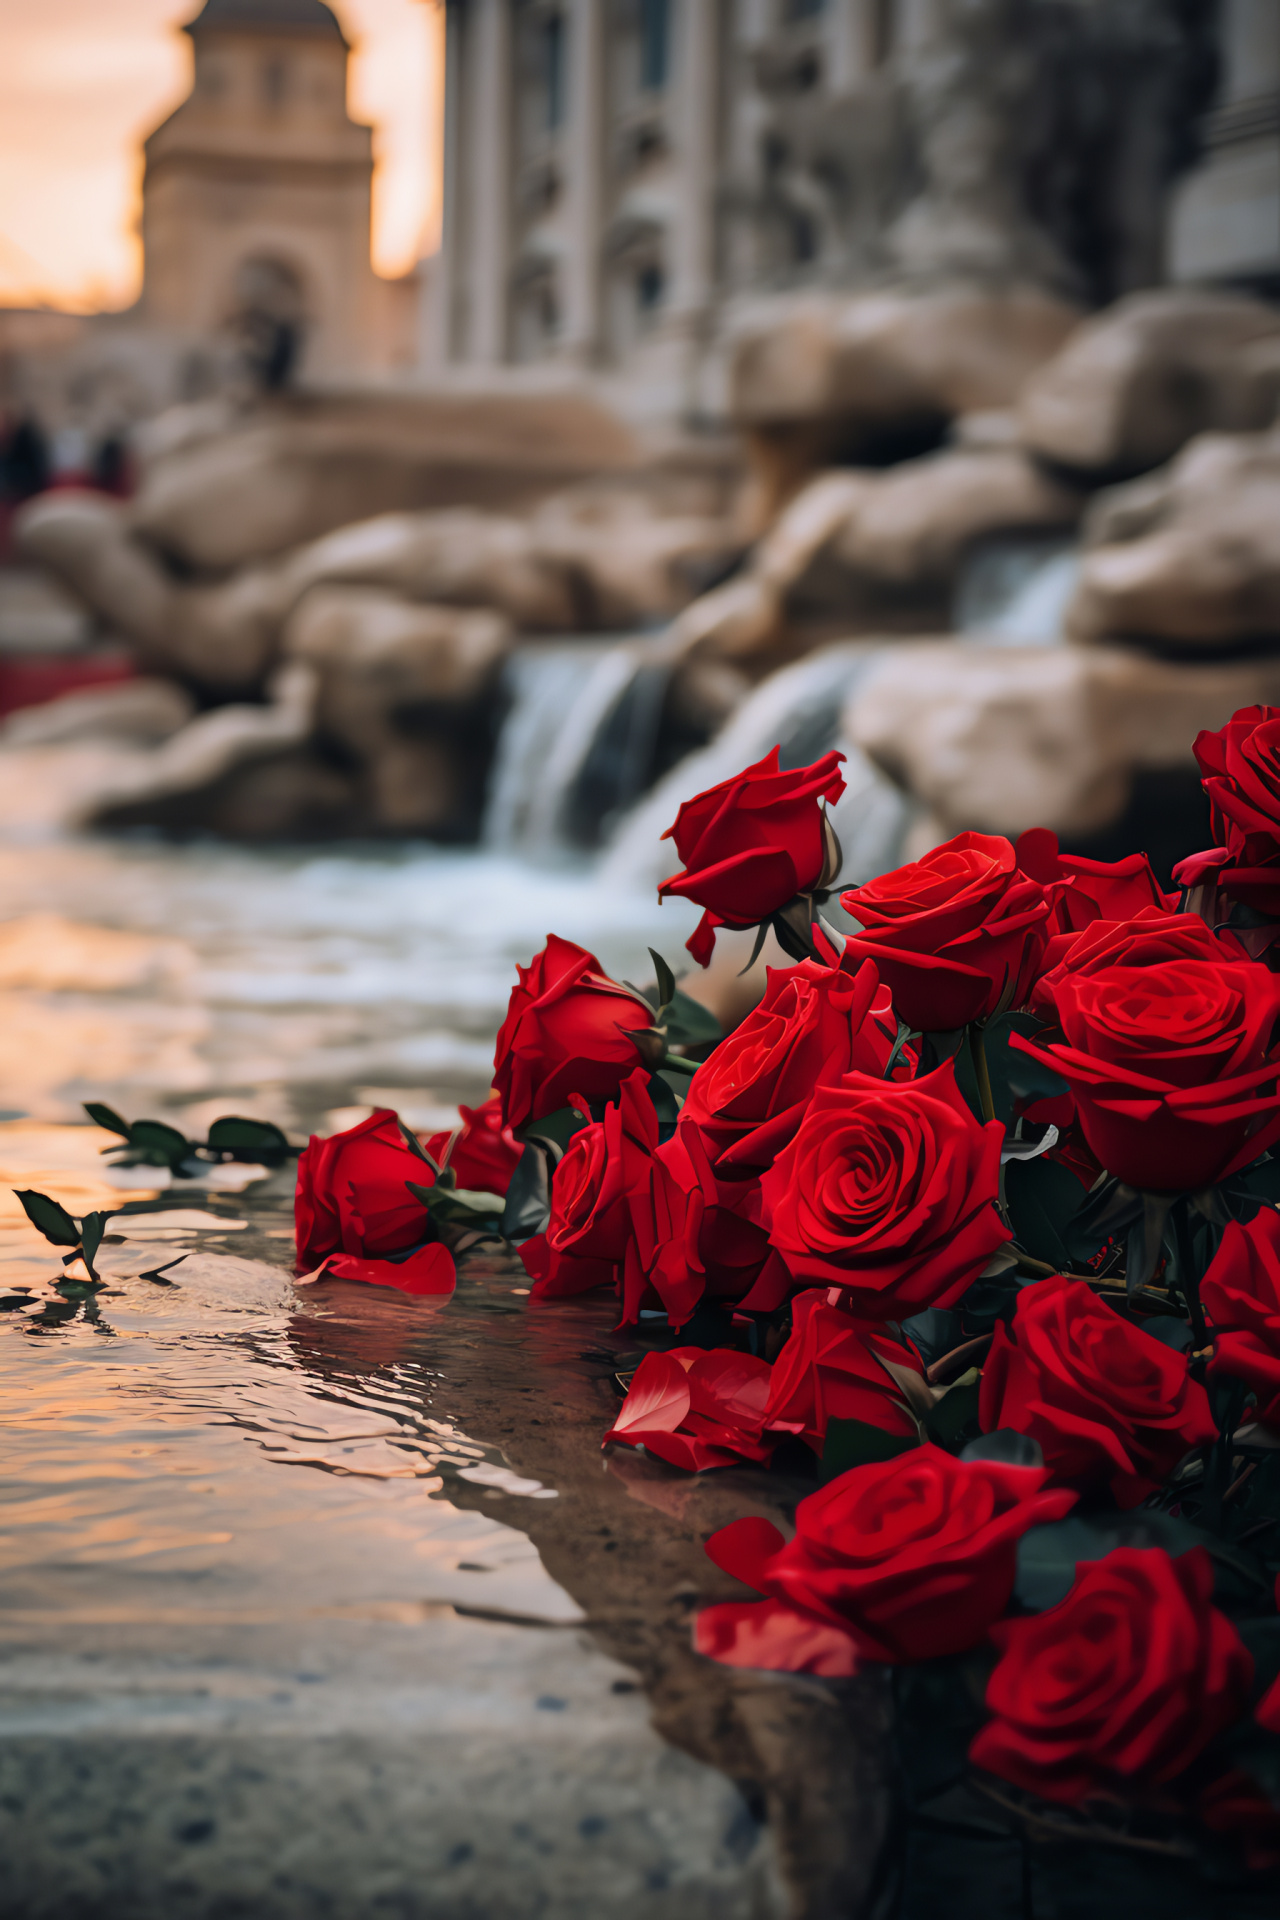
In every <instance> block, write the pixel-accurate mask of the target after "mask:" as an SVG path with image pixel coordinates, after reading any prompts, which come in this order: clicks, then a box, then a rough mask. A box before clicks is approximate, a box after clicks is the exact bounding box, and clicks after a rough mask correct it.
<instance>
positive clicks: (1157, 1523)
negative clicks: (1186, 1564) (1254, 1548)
mask: <svg viewBox="0 0 1280 1920" xmlns="http://www.w3.org/2000/svg"><path fill="white" fill-rule="evenodd" d="M1221 1545H1222V1543H1221V1542H1220V1541H1218V1540H1216V1539H1215V1538H1214V1536H1213V1535H1212V1534H1208V1533H1205V1532H1204V1531H1203V1530H1202V1529H1201V1528H1200V1527H1193V1526H1192V1525H1191V1523H1190V1522H1189V1521H1187V1520H1179V1519H1175V1518H1174V1516H1173V1515H1172V1514H1168V1513H1161V1512H1160V1511H1159V1510H1158V1509H1155V1508H1149V1507H1144V1508H1141V1509H1138V1510H1135V1511H1133V1512H1130V1513H1094V1514H1078V1513H1073V1514H1069V1515H1068V1516H1067V1518H1066V1519H1065V1520H1052V1521H1049V1522H1048V1523H1047V1524H1046V1525H1045V1526H1042V1527H1031V1528H1030V1529H1029V1530H1028V1531H1027V1532H1026V1533H1024V1534H1023V1536H1022V1539H1021V1540H1020V1541H1019V1542H1018V1574H1017V1579H1016V1581H1015V1583H1014V1589H1013V1591H1014V1597H1015V1598H1016V1599H1017V1600H1018V1601H1020V1602H1021V1604H1022V1605H1023V1606H1024V1607H1026V1608H1028V1609H1029V1610H1030V1611H1031V1612H1032V1613H1043V1612H1044V1611H1045V1610H1046V1608H1048V1607H1056V1606H1057V1604H1058V1602H1059V1601H1060V1600H1065V1599H1066V1597H1067V1595H1068V1593H1070V1591H1071V1588H1072V1586H1073V1584H1074V1582H1075V1577H1076V1568H1077V1566H1079V1565H1080V1564H1081V1562H1083V1561H1086V1560H1102V1559H1104V1558H1105V1557H1106V1555H1107V1554H1109V1553H1110V1552H1112V1550H1113V1549H1114V1548H1116V1547H1162V1548H1163V1549H1164V1551H1165V1552H1166V1553H1167V1554H1170V1555H1172V1556H1174V1557H1175V1558H1176V1556H1177V1555H1178V1554H1181V1553H1188V1552H1189V1551H1190V1550H1191V1548H1192V1547H1207V1548H1208V1549H1209V1551H1210V1553H1215V1549H1219V1548H1220V1547H1221ZM1215 1557H1216V1555H1215ZM1240 1557H1241V1556H1239V1555H1238V1554H1232V1555H1231V1556H1230V1560H1232V1561H1233V1560H1236V1559H1239V1558H1240ZM1229 1563H1230V1562H1228V1564H1229Z"/></svg>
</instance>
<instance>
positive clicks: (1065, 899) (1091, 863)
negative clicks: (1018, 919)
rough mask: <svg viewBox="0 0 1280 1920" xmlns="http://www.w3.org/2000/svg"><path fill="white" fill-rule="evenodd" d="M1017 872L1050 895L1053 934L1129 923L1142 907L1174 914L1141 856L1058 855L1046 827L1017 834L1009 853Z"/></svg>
mask: <svg viewBox="0 0 1280 1920" xmlns="http://www.w3.org/2000/svg"><path fill="white" fill-rule="evenodd" d="M1014 856H1015V858H1016V860H1017V862H1018V866H1019V868H1020V869H1021V871H1022V872H1023V873H1025V874H1028V875H1030V877H1031V879H1033V880H1038V881H1039V882H1040V885H1041V886H1042V887H1045V888H1046V889H1049V890H1051V893H1052V901H1053V904H1052V907H1051V910H1050V915H1049V926H1050V928H1051V930H1052V932H1053V933H1057V934H1061V933H1079V932H1082V931H1083V929H1084V928H1085V927H1089V926H1092V925H1093V923H1094V921H1095V920H1132V919H1133V918H1134V917H1135V916H1136V915H1137V914H1139V913H1142V912H1143V911H1144V910H1145V909H1146V908H1148V907H1155V908H1157V909H1158V910H1159V911H1160V912H1162V913H1176V912H1177V910H1178V897H1177V895H1176V894H1168V893H1165V892H1163V891H1162V890H1161V887H1160V884H1159V882H1158V881H1157V879H1156V876H1155V874H1154V873H1153V871H1152V868H1151V862H1150V860H1148V858H1147V856H1146V854H1145V853H1131V854H1129V855H1127V857H1126V858H1125V859H1123V860H1086V859H1085V858H1084V857H1083V855H1081V854H1074V853H1059V851H1058V836H1057V834H1056V833H1050V831H1049V829H1048V828H1047V827H1032V828H1031V829H1030V830H1029V831H1028V832H1027V833H1023V834H1019V836H1018V840H1017V844H1016V846H1015V848H1014Z"/></svg>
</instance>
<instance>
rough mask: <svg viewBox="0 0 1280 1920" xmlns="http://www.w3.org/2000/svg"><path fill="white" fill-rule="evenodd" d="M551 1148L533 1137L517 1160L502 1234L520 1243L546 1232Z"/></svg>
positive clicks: (504, 1237) (548, 1216)
mask: <svg viewBox="0 0 1280 1920" xmlns="http://www.w3.org/2000/svg"><path fill="white" fill-rule="evenodd" d="M550 1156H551V1149H550V1148H548V1147H544V1146H539V1145H538V1143H537V1142H536V1141H534V1140H531V1141H530V1142H529V1144H528V1145H527V1146H526V1147H525V1150H524V1152H523V1153H522V1154H521V1156H520V1159H519V1161H518V1162H517V1164H516V1170H515V1172H514V1173H513V1174H512V1176H511V1185H510V1186H509V1187H508V1188H507V1198H506V1202H505V1204H504V1206H503V1210H502V1237H503V1239H504V1240H510V1241H512V1242H514V1243H515V1244H516V1245H519V1243H520V1242H521V1241H522V1240H531V1239H532V1238H533V1236H534V1234H535V1233H542V1232H543V1231H544V1230H545V1228H546V1225H547V1222H548V1221H549V1220H550V1218H551V1183H550V1169H549V1167H548V1165H547V1162H548V1159H549V1158H550Z"/></svg>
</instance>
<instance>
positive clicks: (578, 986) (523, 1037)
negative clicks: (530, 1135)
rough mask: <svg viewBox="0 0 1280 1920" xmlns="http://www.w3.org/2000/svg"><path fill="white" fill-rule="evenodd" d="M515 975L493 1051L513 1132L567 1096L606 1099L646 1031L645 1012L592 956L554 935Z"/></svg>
mask: <svg viewBox="0 0 1280 1920" xmlns="http://www.w3.org/2000/svg"><path fill="white" fill-rule="evenodd" d="M516 973H517V974H518V975H519V980H518V983H517V985H516V986H515V987H513V988H512V990H511V1000H510V1004H509V1005H508V1007H507V1017H506V1019H505V1020H504V1021H503V1023H502V1027H501V1030H500V1032H499V1034H498V1044H497V1048H496V1051H495V1053H494V1069H493V1079H494V1086H495V1088H496V1090H497V1093H498V1096H499V1098H500V1100H501V1102H502V1116H503V1122H504V1125H506V1126H508V1127H510V1128H511V1129H512V1130H513V1131H514V1132H519V1130H520V1129H521V1128H522V1127H525V1126H527V1125H528V1124H529V1122H530V1121H531V1120H542V1119H545V1117H546V1116H547V1114H549V1113H554V1112H555V1111H556V1110H557V1108H559V1107H565V1106H567V1105H568V1104H569V1102H570V1100H571V1099H572V1098H573V1096H574V1095H575V1094H578V1095H581V1097H582V1098H583V1099H584V1100H587V1101H592V1100H597V1101H598V1100H612V1099H614V1098H615V1097H616V1095H617V1092H618V1088H619V1087H620V1086H621V1084H622V1082H623V1081H624V1080H625V1079H626V1077H627V1075H628V1074H630V1073H633V1072H634V1071H635V1069H636V1067H637V1066H638V1065H639V1064H640V1063H641V1060H642V1051H641V1047H640V1046H638V1045H637V1038H638V1037H639V1036H641V1035H651V1034H653V1031H654V1027H653V1013H652V1010H651V1009H650V1008H649V1007H647V1006H646V1005H645V1004H644V1002H643V1001H641V1000H639V999H638V998H637V997H636V995H635V994H633V993H630V992H629V991H628V990H627V988H626V987H620V986H618V984H617V983H616V981H613V980H610V979H609V977H608V976H607V974H606V973H605V972H604V970H603V968H602V967H601V965H600V962H599V961H598V960H597V959H596V957H595V955H594V954H592V953H588V952H587V951H586V949H585V948H583V947H575V946H574V944H573V942H572V941H571V940H561V939H560V938H559V937H558V936H557V935H556V934H554V933H552V934H548V936H547V944H546V946H545V947H544V948H543V949H542V952H541V953H540V954H538V955H537V956H536V957H535V959H534V961H533V964H532V965H531V966H528V967H517V968H516ZM646 1064H648V1063H647V1062H646Z"/></svg>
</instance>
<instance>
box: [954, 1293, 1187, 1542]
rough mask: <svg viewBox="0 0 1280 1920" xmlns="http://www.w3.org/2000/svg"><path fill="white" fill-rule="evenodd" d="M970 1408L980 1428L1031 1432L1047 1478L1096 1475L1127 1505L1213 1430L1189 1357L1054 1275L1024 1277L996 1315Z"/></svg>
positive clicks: (1087, 1479) (1080, 1481)
mask: <svg viewBox="0 0 1280 1920" xmlns="http://www.w3.org/2000/svg"><path fill="white" fill-rule="evenodd" d="M978 1417H979V1420H980V1422H981V1424H982V1428H983V1431H984V1432H985V1433H992V1432H994V1431H995V1429H996V1428H997V1427H1011V1428H1012V1429H1013V1430H1014V1432H1015V1433H1025V1434H1027V1435H1028V1436H1029V1437H1030V1438H1031V1439H1032V1440H1038V1441H1039V1442H1040V1446H1041V1449H1042V1451H1043V1453H1044V1458H1045V1465H1046V1466H1047V1467H1048V1468H1049V1470H1050V1472H1051V1473H1052V1474H1053V1475H1054V1477H1055V1479H1059V1480H1070V1481H1072V1482H1073V1483H1075V1484H1077V1485H1085V1484H1088V1483H1092V1482H1097V1481H1099V1480H1101V1481H1105V1483H1106V1484H1107V1485H1108V1486H1109V1487H1110V1489H1111V1493H1112V1495H1113V1497H1114V1499H1115V1500H1116V1502H1117V1504H1118V1505H1119V1506H1121V1507H1136V1506H1137V1505H1138V1503H1139V1501H1141V1500H1145V1499H1146V1497H1147V1495H1148V1494H1149V1493H1154V1492H1155V1490H1156V1488H1157V1487H1158V1486H1160V1485H1161V1484H1162V1482H1163V1481H1165V1480H1166V1479H1167V1478H1168V1476H1169V1475H1170V1474H1171V1473H1172V1472H1173V1469H1174V1468H1175V1467H1176V1466H1177V1464H1178V1462H1179V1461H1180V1460H1181V1459H1182V1458H1183V1456H1184V1455H1185V1454H1188V1453H1190V1451H1191V1449H1192V1448H1193V1447H1198V1446H1201V1445H1203V1444H1204V1443H1206V1442H1207V1441H1210V1440H1213V1439H1214V1438H1215V1437H1216V1434H1217V1428H1216V1426H1215V1424H1214V1420H1213V1415H1212V1414H1211V1413H1210V1411H1209V1397H1208V1395H1207V1394H1206V1392H1205V1390H1204V1388H1203V1387H1202V1386H1200V1385H1199V1384H1198V1383H1197V1382H1196V1381H1195V1380H1193V1379H1192V1378H1191V1375H1190V1373H1189V1372H1188V1370H1187V1358H1186V1355H1185V1354H1182V1353H1175V1351H1174V1350H1173V1348H1172V1347H1166V1346H1165V1345H1164V1343H1163V1341H1160V1340H1156V1339H1154V1338H1153V1337H1152V1336H1151V1334H1149V1333H1144V1332H1143V1331H1142V1329H1141V1328H1140V1327H1135V1326H1131V1325H1130V1323H1129V1322H1128V1321H1127V1320H1125V1319H1124V1318H1123V1317H1122V1316H1121V1315H1120V1314H1118V1313H1117V1312H1116V1311H1115V1309H1114V1307H1109V1306H1107V1305H1106V1303H1105V1301H1102V1300H1099V1299H1098V1298H1097V1296H1096V1294H1094V1293H1092V1292H1091V1291H1090V1289H1089V1288H1088V1287H1087V1286H1086V1284H1085V1282H1084V1281H1083V1280H1068V1279H1067V1278H1066V1277H1065V1276H1064V1275H1062V1274H1058V1275H1056V1276H1055V1277H1054V1278H1053V1279H1052V1280H1040V1281H1037V1282H1036V1284H1035V1285H1034V1286H1030V1287H1024V1288H1023V1289H1022V1292H1021V1293H1020V1294H1019V1295H1018V1306H1017V1311H1016V1313H1015V1314H1014V1319H1013V1327H1012V1330H1010V1329H1009V1328H1008V1327H1006V1326H1005V1325H1004V1324H1003V1323H1000V1324H998V1325H997V1327H996V1334H995V1340H994V1341H993V1343H992V1346H991V1352H990V1355H989V1357H988V1359H987V1363H986V1366H985V1367H984V1369H983V1374H982V1393H981V1399H980V1403H979V1413H978Z"/></svg>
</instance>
